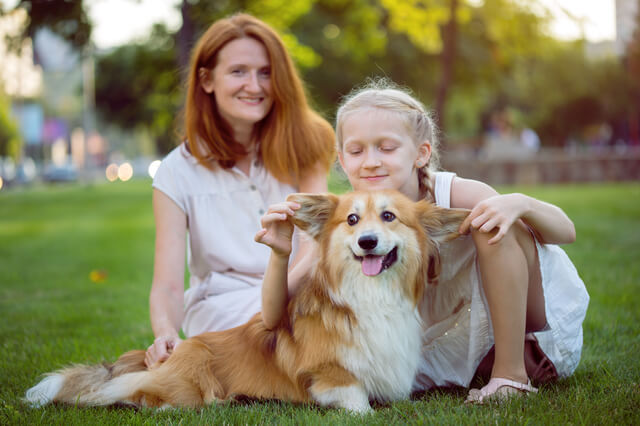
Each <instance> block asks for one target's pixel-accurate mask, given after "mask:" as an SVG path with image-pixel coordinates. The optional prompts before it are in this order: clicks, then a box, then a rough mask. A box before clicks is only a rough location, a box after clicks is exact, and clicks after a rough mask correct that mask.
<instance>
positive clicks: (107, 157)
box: [0, 0, 640, 191]
mask: <svg viewBox="0 0 640 426" xmlns="http://www.w3.org/2000/svg"><path fill="white" fill-rule="evenodd" d="M238 11H245V12H248V13H251V14H253V15H255V16H257V17H259V18H261V19H263V20H265V21H266V22H268V23H270V24H271V25H272V26H273V27H275V28H276V29H277V30H278V31H279V32H280V34H281V35H282V36H283V38H284V40H285V42H286V44H287V46H288V48H289V50H290V52H291V53H292V56H293V57H294V59H295V61H296V64H297V66H298V69H299V71H300V73H301V75H302V77H303V79H304V80H305V82H306V84H307V88H308V93H309V96H310V99H311V101H312V103H313V105H314V106H315V107H316V109H317V110H318V111H320V112H321V113H322V114H323V115H324V116H325V117H326V118H327V119H328V120H330V121H332V122H333V120H334V114H335V107H336V105H337V103H338V102H339V100H340V98H341V97H342V96H344V95H346V94H347V93H349V91H350V90H351V89H352V88H353V87H354V86H356V85H358V84H361V83H362V82H363V81H364V80H365V79H366V78H367V77H376V76H386V77H388V78H390V79H392V80H394V81H395V82H397V83H398V84H400V85H403V86H407V87H409V88H411V89H412V90H413V93H414V94H415V95H416V96H417V97H418V98H419V99H421V100H422V101H423V102H424V103H425V104H426V105H427V106H428V107H430V108H431V109H433V110H434V111H435V113H436V114H437V117H438V123H439V126H440V128H441V131H442V143H443V157H444V161H443V167H444V168H446V169H449V170H452V171H455V172H457V173H458V174H459V175H462V176H464V177H469V178H476V179H480V180H484V181H486V182H488V183H491V184H494V185H500V184H541V183H549V182H569V181H570V182H595V181H623V180H626V181H629V180H636V181H637V180H640V1H639V0H582V1H581V0H484V1H483V0H224V1H222V0H220V1H205V0H201V1H199V0H73V1H71V0H13V1H12V0H0V191H2V190H7V189H9V188H12V187H20V186H24V185H32V184H34V183H39V182H69V181H78V180H79V181H96V180H110V181H116V180H129V179H131V178H134V177H137V176H147V177H148V176H149V175H153V173H154V170H155V168H157V165H158V164H159V163H158V160H159V159H161V158H162V157H163V156H164V155H165V154H166V153H168V152H169V151H170V150H171V149H172V147H174V146H175V145H176V144H177V143H179V141H180V140H181V119H180V117H181V116H180V113H181V108H182V104H183V95H184V90H183V86H184V75H185V69H186V67H187V66H188V58H189V54H190V50H191V48H192V46H193V45H194V43H195V41H196V40H197V39H198V37H199V35H200V34H202V32H203V31H204V30H205V29H206V28H207V27H208V26H209V25H210V24H211V23H212V22H213V21H215V20H216V19H218V18H221V17H224V16H227V15H229V14H231V13H234V12H238Z"/></svg>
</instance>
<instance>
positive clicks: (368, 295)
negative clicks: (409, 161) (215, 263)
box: [26, 191, 468, 413]
mask: <svg viewBox="0 0 640 426" xmlns="http://www.w3.org/2000/svg"><path fill="white" fill-rule="evenodd" d="M288 200H290V201H295V202H297V203H298V204H300V206H301V207H300V209H299V210H297V211H296V212H295V214H294V216H293V217H292V220H293V223H294V224H295V225H296V226H297V227H298V228H300V229H301V230H303V231H304V232H305V233H306V234H308V235H309V236H310V237H311V238H312V239H314V240H315V241H316V248H317V253H318V258H317V263H316V264H315V266H314V267H313V268H312V270H311V271H310V273H309V276H308V281H307V282H305V283H303V284H302V285H301V286H300V288H299V289H298V291H297V292H296V294H295V295H293V296H292V297H291V299H290V300H289V303H288V307H287V315H284V316H283V319H282V320H281V322H280V324H279V325H278V326H276V327H275V328H274V329H273V330H269V329H267V328H266V327H265V326H264V324H263V322H262V318H261V315H260V314H259V313H258V314H256V315H255V316H254V317H253V318H252V319H251V320H249V321H248V322H247V323H246V324H244V325H242V326H239V327H236V328H233V329H229V330H226V331H221V332H211V333H203V334H201V335H198V336H195V337H192V338H190V339H187V340H185V341H184V342H182V343H181V344H180V345H179V346H178V347H177V348H176V349H175V350H174V352H173V353H172V354H171V356H170V357H169V358H168V359H167V360H166V361H165V362H163V363H159V364H156V365H154V366H152V367H151V368H149V369H147V368H146V367H145V365H144V354H145V352H144V351H142V350H140V351H130V352H127V353H125V354H124V355H122V356H121V357H120V358H119V359H118V360H117V361H116V362H115V363H113V364H101V365H95V366H90V365H75V366H71V367H68V368H65V369H62V370H59V371H56V372H53V373H49V374H48V375H47V376H46V377H45V378H44V379H43V380H42V381H41V382H40V383H38V384H37V385H36V386H34V387H33V388H31V389H29V390H28V391H27V394H26V400H27V401H28V402H30V403H31V404H32V405H34V406H41V405H44V404H47V403H51V402H63V403H69V404H75V405H80V406H102V405H111V404H116V403H124V404H133V405H137V406H151V407H165V406H186V407H198V406H202V405H205V404H212V403H215V402H216V401H222V400H227V399H231V398H233V397H234V396H239V395H244V396H248V397H251V398H256V399H280V400H285V401H291V402H296V403H306V402H315V403H317V404H319V405H321V406H331V407H337V408H344V409H347V410H349V411H352V412H357V413H365V412H368V411H370V410H371V406H370V401H371V400H375V401H379V402H389V401H395V400H400V399H406V398H408V397H409V396H410V393H411V390H412V385H413V381H414V376H415V374H416V371H417V368H418V363H419V360H420V357H421V355H422V352H421V336H422V323H421V318H420V314H419V312H418V307H419V304H420V301H421V298H422V297H423V289H424V287H425V285H426V284H427V282H430V283H431V284H432V285H436V280H437V276H438V271H439V256H438V243H439V242H442V241H446V240H450V239H453V238H455V237H457V236H458V232H457V231H458V227H459V225H460V223H461V222H462V221H463V220H464V218H465V217H466V216H467V214H468V211H466V210H456V209H443V208H439V207H436V206H434V205H433V204H431V203H429V202H427V201H419V202H413V201H411V200H409V199H408V198H406V197H405V196H404V195H402V194H400V193H399V192H397V191H380V192H352V193H348V194H345V195H341V196H336V195H333V194H292V195H291V196H289V198H288Z"/></svg>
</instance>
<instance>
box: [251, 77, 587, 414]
mask: <svg viewBox="0 0 640 426" xmlns="http://www.w3.org/2000/svg"><path fill="white" fill-rule="evenodd" d="M336 139H337V149H338V157H339V160H340V164H341V165H342V168H343V169H344V171H345V172H346V174H347V177H348V179H349V182H350V183H351V185H352V186H353V188H354V189H356V190H375V189H389V188H390V189H397V190H400V191H401V192H403V193H404V194H405V195H407V196H408V197H409V198H411V199H413V200H416V201H417V200H420V199H423V198H427V199H428V200H430V201H432V202H434V203H436V204H437V205H439V206H442V207H453V208H466V209H470V210H471V213H470V214H469V216H468V218H467V219H466V220H465V221H464V222H463V224H462V225H461V226H460V233H461V234H466V233H470V235H467V236H463V237H461V238H458V239H457V240H454V241H452V242H451V243H448V244H445V245H443V246H442V247H441V248H440V250H441V260H442V272H441V276H440V279H439V284H438V285H437V286H431V285H429V286H427V288H426V292H425V297H424V300H423V302H422V304H421V306H420V313H421V315H422V317H423V320H424V326H425V329H424V338H423V360H422V363H421V366H420V369H419V373H418V376H417V377H416V382H415V386H416V389H417V390H418V389H428V388H430V387H433V386H448V385H458V386H465V387H468V386H469V384H470V382H471V380H472V378H473V377H474V375H475V373H476V371H477V370H479V369H478V367H479V366H480V364H481V361H483V359H484V358H485V357H486V359H485V360H484V362H482V364H483V365H486V364H489V365H491V362H492V359H491V357H493V352H495V360H494V361H493V363H492V367H491V368H490V380H489V382H488V383H487V384H486V386H484V387H483V388H481V389H472V390H471V391H470V392H469V395H468V397H467V402H478V403H482V402H483V401H487V400H488V399H491V398H501V397H506V396H509V395H513V394H527V393H531V392H537V389H536V388H534V387H533V386H532V385H531V381H530V377H533V378H534V380H537V381H546V380H551V379H553V378H555V377H558V376H567V375H569V374H571V373H572V372H573V371H574V370H575V368H576V366H577V364H578V361H579V359H580V352H581V348H582V321H583V319H584V316H585V313H586V308H587V304H588V300H589V297H588V295H587V292H586V290H585V287H584V284H583V282H582V281H581V279H580V278H579V277H578V274H577V272H576V270H575V268H574V266H573V264H572V263H571V261H570V260H569V259H568V257H567V256H566V254H565V253H564V251H563V250H561V249H560V248H559V247H557V246H556V245H555V244H564V243H571V242H573V241H574V240H575V230H574V226H573V223H572V222H571V221H570V220H569V218H568V217H567V216H566V215H565V214H564V212H563V211H562V210H561V209H559V208H558V207H556V206H553V205H551V204H547V203H544V202H542V201H539V200H536V199H533V198H531V197H528V196H526V195H523V194H507V195H499V194H498V193H497V192H496V191H495V190H494V189H493V188H491V187H490V186H488V185H486V184H484V183H482V182H478V181H474V180H469V179H463V178H460V177H457V176H455V174H453V173H447V172H437V171H436V170H437V169H438V139H437V132H436V128H435V125H434V123H433V120H432V118H431V115H430V114H429V112H428V111H427V110H426V109H425V108H424V106H423V105H422V104H421V103H420V102H419V101H417V100H416V99H414V98H413V97H411V96H410V95H409V94H408V93H406V92H404V91H402V90H398V89H395V88H392V87H390V85H388V84H387V83H385V82H378V83H373V84H372V85H370V86H369V87H365V88H364V89H361V90H358V91H356V92H355V93H353V94H352V95H350V96H349V97H348V98H347V99H346V100H345V101H344V103H343V104H342V105H341V106H340V108H339V110H338V113H337V122H336ZM296 208H297V206H296V205H294V204H291V203H280V204H277V205H274V206H272V208H270V210H269V213H268V214H267V215H265V216H264V217H263V230H261V231H260V232H259V233H258V234H257V235H256V240H257V241H260V242H263V243H265V244H267V245H270V246H272V247H273V253H272V256H283V255H284V256H286V254H287V252H288V249H289V246H288V245H287V244H284V243H283V241H281V240H280V238H281V237H282V236H287V235H289V234H290V229H289V228H290V227H291V225H290V224H289V223H288V221H287V220H286V218H287V216H288V215H291V214H293V211H294V210H295V209H296ZM288 227H289V228H288ZM285 229H286V230H287V231H286V232H285V231H284V230H285ZM279 237H280V238H279ZM276 275H277V274H276V273H272V271H268V276H269V277H272V276H274V277H275V276H276ZM279 277H280V278H281V279H282V278H285V279H284V280H283V281H277V280H275V279H274V280H273V281H269V282H267V281H265V283H264V287H263V292H272V293H271V295H270V296H269V297H268V298H265V296H264V295H263V298H264V299H265V300H266V299H269V300H275V301H278V303H281V302H282V300H285V301H286V289H287V287H286V275H283V274H282V273H280V275H279ZM274 294H275V295H278V296H273V295H274ZM283 295H284V296H283ZM283 310H284V304H283V303H281V304H277V303H275V304H268V303H265V304H264V306H263V312H264V311H269V312H270V315H276V314H281V313H282V311H283ZM525 342H526V343H525ZM494 343H495V348H494V350H493V349H492V345H494ZM525 347H526V349H525ZM490 350H491V352H492V353H491V354H490V355H488V354H489V352H490ZM487 355H488V356H487ZM525 359H526V360H527V361H525ZM527 367H528V368H527Z"/></svg>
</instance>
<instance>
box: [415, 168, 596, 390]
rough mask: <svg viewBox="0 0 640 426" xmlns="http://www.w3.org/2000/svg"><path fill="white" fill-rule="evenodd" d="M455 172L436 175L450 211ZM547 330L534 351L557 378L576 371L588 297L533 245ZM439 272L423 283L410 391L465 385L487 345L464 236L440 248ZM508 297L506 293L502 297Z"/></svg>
mask: <svg viewBox="0 0 640 426" xmlns="http://www.w3.org/2000/svg"><path fill="white" fill-rule="evenodd" d="M454 177H455V174H453V173H449V172H439V173H437V174H436V184H435V191H434V192H435V198H436V204H437V205H439V206H441V207H450V195H451V183H452V181H453V178H454ZM536 247H537V249H538V257H539V260H540V269H541V273H542V287H543V291H544V298H545V310H546V316H547V327H546V328H545V330H543V331H540V332H536V333H534V334H535V337H536V338H537V339H538V344H539V345H540V348H541V349H542V350H543V351H544V353H545V354H546V355H547V357H548V358H549V359H550V360H551V361H552V362H553V364H554V366H555V368H556V371H557V373H558V376H560V377H563V376H568V375H570V374H571V373H573V371H574V370H575V369H576V367H577V365H578V362H579V361H580V353H581V350H582V322H583V320H584V317H585V314H586V311H587V306H588V304H589V295H588V294H587V291H586V289H585V286H584V283H583V282H582V280H581V279H580V277H579V276H578V273H577V271H576V268H575V267H574V266H573V263H571V260H569V257H568V256H567V254H566V253H565V252H564V250H562V249H561V248H560V247H558V246H556V245H551V244H540V243H538V242H537V241H536ZM440 255H441V261H442V262H441V263H442V271H441V275H440V278H439V282H438V285H437V286H432V285H427V288H426V292H425V297H424V299H423V301H422V304H421V306H420V311H421V313H422V317H423V320H424V321H425V333H424V337H423V357H422V361H421V364H420V367H419V373H418V376H417V377H416V381H415V385H414V386H415V389H416V390H425V389H429V388H431V387H433V386H451V385H455V386H464V387H467V386H468V385H469V383H470V382H471V379H472V378H473V376H474V374H475V371H476V369H477V367H478V365H479V363H480V361H481V360H482V359H483V358H484V356H485V355H486V354H487V352H488V351H489V350H490V349H491V346H492V345H493V331H492V327H491V320H490V317H489V312H488V307H487V302H486V299H485V295H484V291H483V289H482V283H481V280H480V273H479V270H478V266H477V263H476V250H475V246H474V244H473V240H472V239H471V237H470V236H469V235H467V236H462V237H460V238H458V239H456V240H453V241H451V242H449V243H446V244H443V245H441V247H440ZM505 297H509V295H505Z"/></svg>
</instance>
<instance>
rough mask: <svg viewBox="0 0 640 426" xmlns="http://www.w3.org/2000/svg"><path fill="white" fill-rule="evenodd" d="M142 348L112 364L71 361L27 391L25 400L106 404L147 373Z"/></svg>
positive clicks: (124, 395)
mask: <svg viewBox="0 0 640 426" xmlns="http://www.w3.org/2000/svg"><path fill="white" fill-rule="evenodd" d="M144 355H145V352H144V351H130V352H127V353H125V354H123V355H122V356H121V357H120V358H118V360H117V361H116V362H115V363H113V364H107V363H103V364H98V365H74V366H71V367H67V368H64V369H62V370H58V371H56V372H53V373H49V374H47V376H46V377H45V378H44V379H43V380H42V381H40V383H38V384H37V385H35V386H34V387H32V388H31V389H29V390H28V391H27V394H26V396H25V400H26V402H28V403H29V404H31V405H32V406H34V407H41V406H43V405H46V404H49V403H51V402H64V403H68V404H77V405H110V404H114V403H117V402H124V403H127V402H130V403H133V402H134V401H131V400H129V397H130V396H131V395H133V394H134V393H135V390H136V389H137V388H139V386H140V385H141V383H142V382H143V381H144V378H145V377H146V376H147V375H148V373H147V371H146V370H147V368H146V366H145V364H144Z"/></svg>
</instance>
